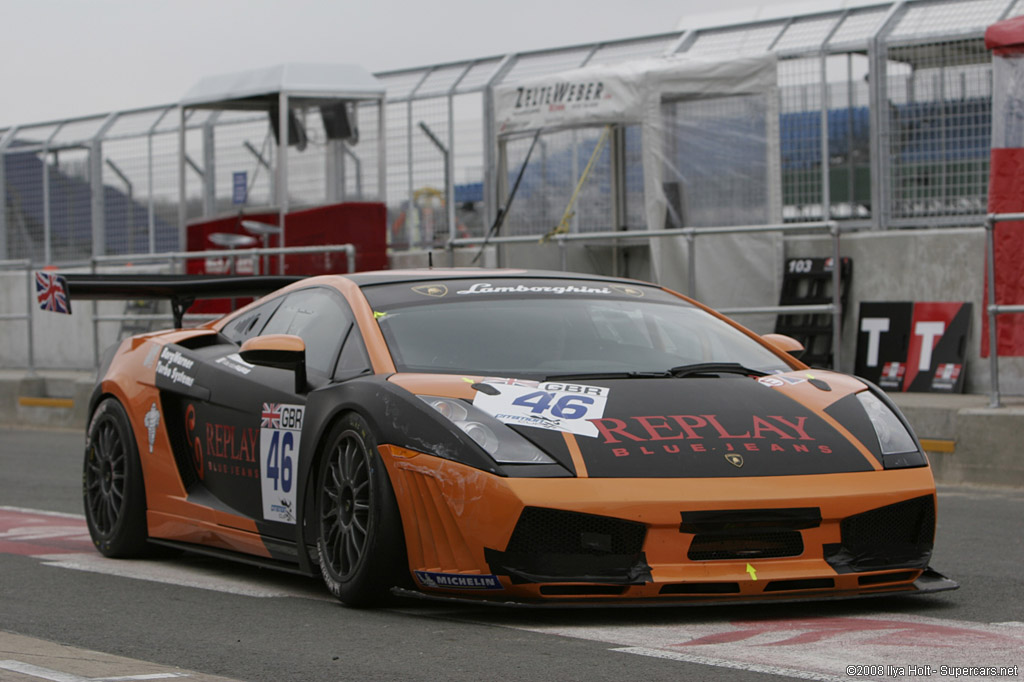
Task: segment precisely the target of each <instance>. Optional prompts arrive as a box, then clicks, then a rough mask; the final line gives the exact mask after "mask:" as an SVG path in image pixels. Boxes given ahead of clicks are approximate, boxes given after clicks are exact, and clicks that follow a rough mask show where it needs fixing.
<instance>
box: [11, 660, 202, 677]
mask: <svg viewBox="0 0 1024 682" xmlns="http://www.w3.org/2000/svg"><path fill="white" fill-rule="evenodd" d="M0 669H3V670H10V671H11V672H14V673H21V674H22V675H29V676H30V677H38V678H39V679H41V680H50V682H115V681H121V680H124V681H126V682H127V681H128V680H166V679H171V678H182V677H191V675H188V674H186V673H149V674H147V675H128V676H125V677H82V676H81V675H75V674H73V673H64V672H61V671H59V670H51V669H50V668H43V667H41V666H38V665H32V664H31V663H22V662H21V661H10V660H7V661H0Z"/></svg>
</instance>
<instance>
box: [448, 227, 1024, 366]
mask: <svg viewBox="0 0 1024 682" xmlns="http://www.w3.org/2000/svg"><path fill="white" fill-rule="evenodd" d="M826 230H827V231H828V233H829V235H830V236H831V238H832V258H833V262H834V263H835V266H834V267H833V268H832V302H831V303H823V304H814V305H780V306H751V307H742V308H717V310H718V312H720V313H723V314H725V315H747V314H754V313H776V314H797V313H828V314H830V315H831V316H832V366H833V368H838V367H840V366H841V364H840V353H841V348H840V347H841V340H842V339H841V337H840V325H841V322H842V314H843V310H842V301H841V297H840V295H839V294H840V291H841V289H840V285H841V283H840V267H839V264H840V262H841V261H840V259H839V233H840V231H841V230H840V226H839V223H837V222H836V221H834V220H826V221H820V222H806V223H777V224H769V225H735V226H731V227H681V228H673V229H665V230H622V231H606V232H576V233H560V234H554V235H551V236H550V237H543V236H538V235H516V236H512V237H491V238H489V239H488V238H487V237H458V238H450V239H449V240H448V242H447V245H446V250H447V251H448V257H449V264H451V265H454V264H455V248H456V247H460V246H483V245H486V244H528V243H534V244H536V243H538V242H542V241H552V242H555V243H557V244H558V248H559V249H560V253H561V268H562V270H566V269H567V254H566V246H567V244H568V242H578V241H598V240H612V241H616V242H618V241H620V240H623V239H638V238H640V239H648V240H650V239H657V238H662V237H684V238H685V239H686V244H687V256H688V261H689V269H688V271H687V274H688V278H689V281H688V283H687V292H686V293H687V295H688V296H690V297H691V298H692V297H693V296H694V294H695V293H696V290H697V249H696V248H695V242H696V239H697V237H698V236H700V235H715V234H740V233H746V234H750V233H756V232H782V231H786V232H815V231H822V232H824V231H826ZM1021 312H1024V306H1021Z"/></svg>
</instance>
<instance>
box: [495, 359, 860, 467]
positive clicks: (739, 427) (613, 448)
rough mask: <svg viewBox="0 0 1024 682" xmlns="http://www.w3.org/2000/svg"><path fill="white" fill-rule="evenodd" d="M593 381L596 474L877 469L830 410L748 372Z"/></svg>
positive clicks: (556, 448)
mask: <svg viewBox="0 0 1024 682" xmlns="http://www.w3.org/2000/svg"><path fill="white" fill-rule="evenodd" d="M580 383H581V384H582V383H583V382H580ZM587 383H588V384H593V385H598V386H601V387H604V388H607V392H606V395H605V402H604V406H603V410H602V412H600V413H599V416H598V415H597V414H594V413H591V414H588V415H587V417H588V418H587V421H588V422H589V423H591V424H593V427H594V428H593V429H590V432H591V433H592V435H584V434H582V433H580V432H581V431H584V430H585V429H580V428H578V427H577V428H575V433H576V435H575V440H576V443H577V444H578V447H579V451H580V454H581V455H582V458H583V461H584V463H585V465H586V468H587V473H588V475H589V476H590V477H593V478H729V477H743V476H787V475H803V474H830V473H844V472H854V471H871V470H873V466H872V464H871V462H870V461H869V459H868V458H867V457H865V455H864V454H862V452H861V450H859V449H858V448H857V446H856V445H855V444H854V443H852V442H850V441H849V440H848V439H847V438H846V437H845V436H844V435H842V434H841V433H840V432H839V431H838V430H837V429H835V428H834V427H833V426H832V425H831V424H830V423H829V422H828V421H826V418H823V417H822V416H820V415H819V414H817V413H816V412H814V411H813V410H812V409H810V408H808V407H807V406H805V405H802V404H801V403H800V402H798V401H797V400H795V399H793V398H791V397H789V396H787V395H786V394H785V393H784V392H782V391H779V390H776V389H773V388H771V387H769V386H765V385H762V384H761V383H758V382H757V381H753V380H751V379H749V378H746V377H740V376H737V377H721V378H712V377H707V378H704V377H691V378H685V379H671V378H665V379H621V380H620V379H616V380H604V381H591V382H587ZM541 388H543V386H542V387H541ZM497 389H498V390H502V388H501V387H500V386H498V387H497ZM838 397H839V396H837V398H838ZM520 400H521V402H525V403H527V404H530V403H531V402H532V400H531V399H530V398H527V399H526V400H522V399H520ZM844 427H846V425H844ZM510 428H513V429H515V430H516V431H517V432H518V433H520V434H521V435H523V436H524V437H526V438H528V439H530V440H531V441H533V442H534V443H535V444H536V445H537V446H538V447H540V448H542V449H544V450H546V451H548V452H549V453H551V454H552V455H553V456H554V457H555V458H556V459H558V460H559V461H561V462H564V463H567V462H570V461H571V455H570V453H569V452H568V447H569V446H568V445H567V444H566V439H565V437H564V434H563V433H560V432H559V431H557V430H548V429H543V428H537V427H535V426H519V425H515V424H510ZM853 431H854V432H856V430H853Z"/></svg>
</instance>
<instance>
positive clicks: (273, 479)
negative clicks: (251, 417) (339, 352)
mask: <svg viewBox="0 0 1024 682" xmlns="http://www.w3.org/2000/svg"><path fill="white" fill-rule="evenodd" d="M305 412H306V407H305V406H304V405H285V404H282V403H263V410H262V411H261V412H260V483H261V486H262V491H263V518H264V519H266V520H267V521H279V522H281V523H295V488H296V486H297V482H296V480H295V478H296V476H297V474H298V470H299V461H298V460H299V439H300V437H301V436H302V418H303V417H304V416H305Z"/></svg>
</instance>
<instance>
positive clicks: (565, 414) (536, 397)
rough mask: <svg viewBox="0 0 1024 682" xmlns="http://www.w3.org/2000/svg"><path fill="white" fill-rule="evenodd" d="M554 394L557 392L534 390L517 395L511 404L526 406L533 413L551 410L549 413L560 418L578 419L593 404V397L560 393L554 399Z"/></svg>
mask: <svg viewBox="0 0 1024 682" xmlns="http://www.w3.org/2000/svg"><path fill="white" fill-rule="evenodd" d="M556 396H557V394H555V393H550V392H548V391H534V392H533V393H527V394H526V395H521V396H519V397H518V398H516V399H515V400H513V401H512V404H513V405H516V406H518V407H528V408H530V412H532V413H533V414H543V413H544V412H546V411H548V410H551V415H552V416H553V417H558V418H560V419H580V418H582V417H584V416H586V414H587V409H588V407H589V406H590V405H593V404H594V399H593V398H591V397H588V396H583V395H562V396H560V397H558V400H555V398H556ZM552 402H554V404H552Z"/></svg>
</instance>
